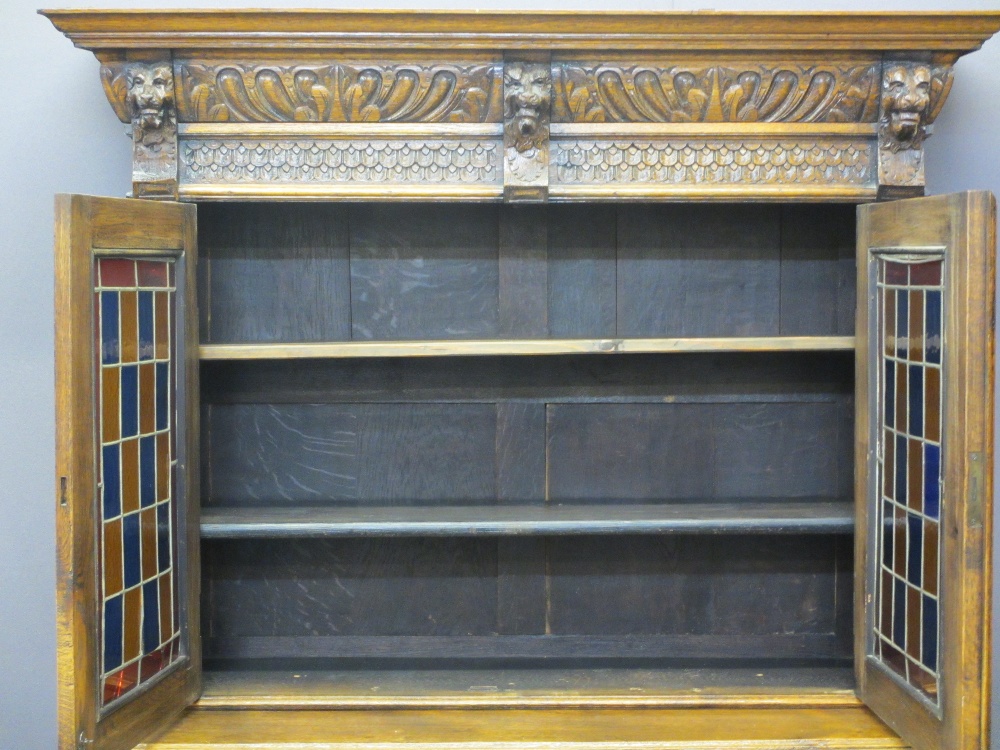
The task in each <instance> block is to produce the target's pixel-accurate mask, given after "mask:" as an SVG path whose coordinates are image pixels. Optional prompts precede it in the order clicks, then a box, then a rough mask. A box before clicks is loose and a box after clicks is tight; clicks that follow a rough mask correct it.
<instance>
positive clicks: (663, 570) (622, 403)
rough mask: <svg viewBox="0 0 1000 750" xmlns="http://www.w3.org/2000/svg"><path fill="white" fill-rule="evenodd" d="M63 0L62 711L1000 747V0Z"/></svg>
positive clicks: (274, 735)
mask: <svg viewBox="0 0 1000 750" xmlns="http://www.w3.org/2000/svg"><path fill="white" fill-rule="evenodd" d="M46 14H47V15H48V16H49V17H50V18H51V19H52V21H53V23H54V24H55V25H56V26H57V27H58V28H59V29H60V30H62V31H64V32H65V33H66V34H67V35H68V36H69V37H70V38H71V39H72V40H73V41H74V42H75V43H76V44H78V45H80V46H83V47H86V48H87V49H91V50H93V51H94V53H95V54H96V55H97V56H98V58H99V59H100V60H101V63H102V72H101V76H102V81H103V83H104V86H105V90H106V92H107V94H108V98H109V100H110V102H111V104H112V106H113V107H114V108H115V111H116V112H117V113H118V114H119V116H120V117H121V119H122V120H123V122H126V123H129V124H130V125H131V132H132V143H133V152H134V170H133V178H132V184H133V194H134V196H135V198H133V199H110V198H94V197H84V196H61V197H60V198H58V199H57V243H56V244H57V248H56V259H57V283H56V306H57V319H58V335H57V387H58V395H57V400H58V410H59V413H58V418H59V419H58V421H59V438H58V439H59V443H58V445H59V449H58V466H57V486H58V493H59V510H58V523H59V559H60V566H61V568H60V570H61V575H60V578H59V638H60V662H59V677H60V742H61V747H63V748H66V749H68V748H73V749H74V750H82V749H83V748H93V750H113V749H117V748H131V747H134V746H136V745H137V744H142V743H145V744H142V746H143V747H148V748H158V749H159V750H179V749H180V748H183V749H184V750H194V749H195V748H209V747H214V748H231V749H235V748H263V747H273V748H289V749H290V748H293V747H294V748H296V749H302V748H316V749H318V748H344V749H345V750H346V748H348V747H350V748H352V749H355V750H360V749H361V748H365V749H366V750H374V749H375V748H380V749H384V748H389V747H392V748H399V750H417V748H421V750H424V749H426V748H429V747H435V748H440V747H445V746H448V747H453V746H461V747H463V748H467V749H468V750H487V748H488V749H489V750H495V749H496V748H500V747H503V748H528V747H531V748H555V747H560V748H563V747H572V748H576V749H577V750H606V748H611V747H613V748H619V747H636V748H638V747H642V748H644V750H652V749H655V750H680V749H681V748H689V749H691V750H693V749H694V748H704V747H707V746H712V747H720V748H721V747H734V748H735V747H741V748H768V749H769V750H770V749H771V748H776V747H780V748H803V749H805V748H814V747H820V746H822V747H829V748H844V749H847V748H850V749H856V750H860V749H862V748H864V749H868V748H872V749H874V748H894V747H900V748H902V747H905V746H907V745H912V746H913V747H915V748H918V750H931V749H936V748H947V749H949V750H980V749H984V748H986V747H987V746H988V716H987V711H986V705H987V699H988V689H989V673H988V670H989V660H988V658H987V656H986V655H987V654H988V650H989V637H988V636H989V620H988V617H989V612H990V588H989V585H988V582H989V580H990V558H991V550H990V545H989V540H990V538H991V537H990V527H991V517H992V511H991V507H992V485H991V478H992V466H993V442H992V440H993V437H992V415H993V396H992V376H993V366H994V341H993V338H994V336H993V319H994V305H995V294H994V288H993V279H994V276H995V244H996V243H995V235H994V225H995V204H994V201H993V198H992V197H991V196H989V195H988V194H985V193H967V194H961V195H952V196H936V197H930V198H920V197H917V196H920V195H921V194H922V192H923V143H924V139H925V138H926V137H927V136H928V135H929V133H930V129H931V125H932V123H933V121H934V119H935V118H936V116H937V114H938V112H939V111H940V109H941V107H942V106H943V104H944V101H945V99H946V97H947V94H948V91H949V89H950V87H951V83H952V67H951V66H952V64H953V63H954V61H955V60H956V59H957V57H958V56H960V55H961V54H964V53H967V52H971V51H973V50H974V49H976V48H977V47H978V45H980V44H981V43H982V41H983V40H984V39H985V38H987V37H988V36H989V35H990V34H992V33H994V32H995V31H996V30H997V29H998V28H1000V13H967V14H952V13H948V14H874V13H873V14H856V15H843V14H787V15H781V14H743V15H739V14H724V13H699V14H576V13H568V14H566V13H536V14H531V13H527V14H525V13H516V14H513V13H478V14H455V13H412V12H359V13H354V12H342V11H295V12H281V11H163V12H155V11H49V12H47V13H46ZM970 85H973V86H981V87H982V86H984V84H983V82H975V81H973V82H970ZM139 198H143V199H146V200H139ZM890 198H902V199H903V200H892V201H889V200H886V199H890ZM193 203H197V204H198V205H197V208H196V207H195V206H194V205H192V204H193ZM857 204H865V205H861V206H860V207H858V206H857Z"/></svg>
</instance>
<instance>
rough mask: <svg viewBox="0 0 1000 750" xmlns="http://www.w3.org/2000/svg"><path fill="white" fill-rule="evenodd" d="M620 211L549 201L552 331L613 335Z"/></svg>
mask: <svg viewBox="0 0 1000 750" xmlns="http://www.w3.org/2000/svg"><path fill="white" fill-rule="evenodd" d="M617 226H618V224H617V212H616V210H615V208H614V207H612V206H594V205H590V206H549V253H548V256H549V334H550V335H551V336H553V337H561V336H565V337H580V336H614V335H615V332H616V323H615V321H616V319H617V313H616V310H615V300H616V285H615V277H616V268H615V259H616V256H617V236H616V234H617Z"/></svg>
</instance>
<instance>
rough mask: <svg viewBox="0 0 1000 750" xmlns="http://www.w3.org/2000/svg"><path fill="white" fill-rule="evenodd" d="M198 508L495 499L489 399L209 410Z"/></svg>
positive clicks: (493, 430)
mask: <svg viewBox="0 0 1000 750" xmlns="http://www.w3.org/2000/svg"><path fill="white" fill-rule="evenodd" d="M207 421H208V424H207V435H208V437H207V441H208V443H209V444H210V446H211V455H212V462H211V466H210V469H209V470H210V477H209V484H208V487H209V500H208V501H207V502H206V504H208V505H213V504H222V505H231V504H234V503H242V504H247V505H303V504H304V505H317V504H319V505H322V504H326V503H340V504H359V503H360V504H373V505H379V504H386V503H391V504H403V505H406V504H411V503H420V502H429V501H433V502H435V503H470V502H472V503H476V502H488V501H492V500H493V499H495V498H496V480H495V469H494V465H495V460H496V408H495V406H494V405H492V404H354V405H350V404H345V405H328V404H288V405H272V404H259V405H240V406H226V407H221V406H215V407H213V408H212V409H211V411H210V412H209V415H208V420H207Z"/></svg>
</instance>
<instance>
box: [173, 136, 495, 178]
mask: <svg viewBox="0 0 1000 750" xmlns="http://www.w3.org/2000/svg"><path fill="white" fill-rule="evenodd" d="M500 151H501V145H500V144H499V143H496V142H491V141H471V140H468V141H467V140H448V141H436V140H435V141H425V142H420V141H390V140H364V141H359V140H353V141H345V140H326V141H324V140H295V141H287V140H267V139H261V140H254V141H249V140H217V139H206V140H200V139H199V140H185V141H182V144H181V157H180V162H181V176H182V179H183V180H184V181H185V182H187V183H190V184H206V183H223V184H233V183H240V182H311V183H342V182H348V183H349V182H358V183H368V184H371V183H386V184H399V183H405V184H411V183H421V182H430V183H439V184H440V183H446V184H447V183H453V184H477V183H478V184H499V183H500V178H501V173H502V166H501V155H500Z"/></svg>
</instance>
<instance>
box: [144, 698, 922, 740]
mask: <svg viewBox="0 0 1000 750" xmlns="http://www.w3.org/2000/svg"><path fill="white" fill-rule="evenodd" d="M459 746H460V747H462V748H467V749H468V750H529V749H530V750H557V749H558V750H687V749H690V750H695V748H697V749H698V750H704V748H706V747H711V748H729V747H732V748H740V750H798V749H799V748H801V750H806V749H807V748H817V747H823V748H829V749H838V750H839V749H841V748H843V749H844V750H848V749H850V750H876V749H879V750H882V749H883V748H884V749H886V750H887V749H889V748H905V747H906V745H905V744H904V743H903V741H902V740H900V739H899V738H898V737H897V736H896V735H894V734H893V733H892V731H891V730H890V729H889V728H888V727H886V726H885V725H884V724H883V723H882V722H881V721H879V720H878V719H877V718H876V717H875V716H874V715H873V714H872V713H871V712H870V711H869V710H868V709H867V708H864V707H839V708H772V709H761V708H717V709H711V710H705V709H701V708H666V709H655V708H651V709H646V710H644V711H643V712H642V715H641V718H640V717H638V716H637V715H636V714H635V712H634V711H633V710H629V709H613V708H606V709H547V710H518V709H502V710H499V711H497V710H476V711H462V710H457V711H456V710H452V711H447V710H445V711H427V710H354V711H309V710H305V711H268V710H243V711H239V712H238V713H234V712H233V711H232V710H224V711H215V710H210V709H200V708H195V709H188V710H187V711H186V712H185V713H184V714H182V715H181V717H180V719H179V720H178V721H177V722H176V723H174V724H173V725H172V726H170V727H169V728H167V729H166V730H165V731H164V732H162V733H161V734H160V735H159V736H158V737H157V738H155V739H153V740H152V741H150V742H148V743H146V744H144V745H141V746H140V747H142V748H146V750H202V748H215V749H216V750H221V749H223V748H224V749H225V750H251V749H252V750H264V749H265V748H272V749H274V750H277V749H278V748H281V749H282V750H293V748H294V750H319V749H320V748H324V749H326V750H334V749H338V750H339V749H341V748H343V749H344V750H346V749H347V748H351V749H352V750H385V749H386V748H399V749H400V750H404V749H405V750H418V748H419V750H443V749H444V748H454V747H459Z"/></svg>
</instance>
